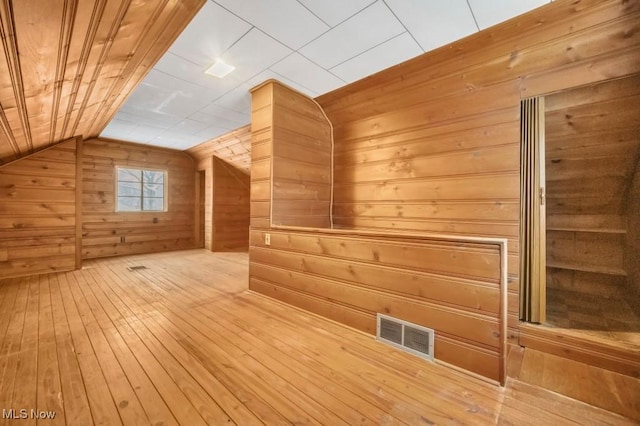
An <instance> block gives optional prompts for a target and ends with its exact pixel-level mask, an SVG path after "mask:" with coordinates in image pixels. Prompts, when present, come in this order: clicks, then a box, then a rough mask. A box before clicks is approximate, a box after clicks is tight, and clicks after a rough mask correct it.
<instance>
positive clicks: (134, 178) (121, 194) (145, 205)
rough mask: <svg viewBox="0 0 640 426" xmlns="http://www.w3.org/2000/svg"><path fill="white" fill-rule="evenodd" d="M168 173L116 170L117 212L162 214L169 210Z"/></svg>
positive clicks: (128, 169) (118, 168)
mask: <svg viewBox="0 0 640 426" xmlns="http://www.w3.org/2000/svg"><path fill="white" fill-rule="evenodd" d="M166 183H167V172H166V171H163V170H146V169H130V168H125V167H117V168H116V211H117V212H161V211H165V210H167V197H166Z"/></svg>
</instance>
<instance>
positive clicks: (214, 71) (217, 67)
mask: <svg viewBox="0 0 640 426" xmlns="http://www.w3.org/2000/svg"><path fill="white" fill-rule="evenodd" d="M235 69H236V67H234V66H231V65H228V64H225V63H224V62H223V61H222V60H221V59H217V60H216V62H215V64H213V65H211V66H210V67H209V68H207V70H206V71H205V74H209V75H212V76H214V77H218V78H224V77H226V76H227V75H229V73H230V72H231V71H233V70H235Z"/></svg>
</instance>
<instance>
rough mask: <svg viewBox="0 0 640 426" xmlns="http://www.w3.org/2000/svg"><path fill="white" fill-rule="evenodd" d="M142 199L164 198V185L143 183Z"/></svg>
mask: <svg viewBox="0 0 640 426" xmlns="http://www.w3.org/2000/svg"><path fill="white" fill-rule="evenodd" d="M143 195H144V197H159V198H162V197H164V185H158V184H156V183H145V184H144V186H143Z"/></svg>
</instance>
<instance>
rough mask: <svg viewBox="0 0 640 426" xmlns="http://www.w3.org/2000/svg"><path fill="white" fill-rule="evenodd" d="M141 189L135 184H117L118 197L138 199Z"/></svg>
mask: <svg viewBox="0 0 640 426" xmlns="http://www.w3.org/2000/svg"><path fill="white" fill-rule="evenodd" d="M141 187H142V186H141V184H140V183H136V182H118V197H140V191H141Z"/></svg>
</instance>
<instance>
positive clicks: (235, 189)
mask: <svg viewBox="0 0 640 426" xmlns="http://www.w3.org/2000/svg"><path fill="white" fill-rule="evenodd" d="M212 159H213V161H212V176H213V197H212V198H213V202H212V219H213V220H212V223H213V226H212V237H211V240H212V242H211V251H245V252H246V251H247V250H249V185H250V184H249V176H247V175H246V174H244V173H242V172H240V171H238V170H237V169H234V168H233V167H231V166H230V165H229V164H228V163H227V162H225V161H224V160H221V159H219V158H218V157H212Z"/></svg>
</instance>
